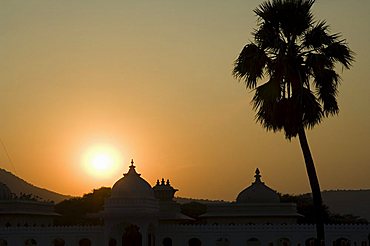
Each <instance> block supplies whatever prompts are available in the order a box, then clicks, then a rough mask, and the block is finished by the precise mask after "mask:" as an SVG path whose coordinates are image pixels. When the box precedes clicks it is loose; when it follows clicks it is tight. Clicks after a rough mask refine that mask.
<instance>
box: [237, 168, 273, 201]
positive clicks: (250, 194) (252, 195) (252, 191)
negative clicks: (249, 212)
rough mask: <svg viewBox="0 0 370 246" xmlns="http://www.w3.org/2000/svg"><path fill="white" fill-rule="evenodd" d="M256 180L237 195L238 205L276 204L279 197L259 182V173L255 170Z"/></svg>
mask: <svg viewBox="0 0 370 246" xmlns="http://www.w3.org/2000/svg"><path fill="white" fill-rule="evenodd" d="M254 177H255V178H256V180H255V181H254V182H253V183H252V185H251V186H249V187H247V188H246V189H244V190H243V191H242V192H240V193H239V195H238V197H237V198H236V202H238V203H278V202H280V197H279V195H278V194H277V192H276V191H274V190H273V189H271V188H270V187H268V186H267V185H265V183H263V182H262V181H261V175H260V171H259V170H258V168H257V170H256V175H255V176H254Z"/></svg>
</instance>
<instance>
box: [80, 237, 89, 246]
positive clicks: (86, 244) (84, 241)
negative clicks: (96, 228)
mask: <svg viewBox="0 0 370 246" xmlns="http://www.w3.org/2000/svg"><path fill="white" fill-rule="evenodd" d="M78 245H79V246H91V241H90V239H88V238H82V239H81V240H80V241H79V242H78Z"/></svg>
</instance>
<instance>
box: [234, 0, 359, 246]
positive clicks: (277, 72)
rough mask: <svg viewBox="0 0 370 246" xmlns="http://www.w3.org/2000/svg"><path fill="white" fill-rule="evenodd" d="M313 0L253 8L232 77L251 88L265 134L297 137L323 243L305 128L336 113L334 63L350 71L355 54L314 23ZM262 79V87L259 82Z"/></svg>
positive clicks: (322, 23)
mask: <svg viewBox="0 0 370 246" xmlns="http://www.w3.org/2000/svg"><path fill="white" fill-rule="evenodd" d="M314 2H315V1H314V0H270V1H266V2H264V3H262V4H260V5H259V6H258V7H257V8H256V9H255V10H254V12H255V14H256V15H257V17H258V21H257V29H256V30H255V31H254V33H253V37H254V41H252V42H250V43H248V44H247V45H245V46H244V48H243V49H242V51H241V53H240V54H239V57H238V58H237V59H236V61H235V64H234V70H233V75H234V76H235V77H236V78H237V79H239V80H243V81H244V82H245V84H246V87H247V88H248V89H253V90H255V95H254V97H253V99H252V102H253V105H254V110H255V111H256V120H257V122H259V123H260V124H261V125H262V126H263V127H264V128H266V129H267V130H272V131H274V132H276V131H281V130H283V131H284V133H285V137H286V138H287V139H289V140H290V139H291V138H293V137H296V136H298V138H299V141H300V145H301V149H302V153H303V156H304V160H305V164H306V170H307V174H308V178H309V182H310V186H311V190H312V196H313V201H314V207H315V214H316V229H317V239H318V240H319V241H321V242H324V238H325V234H324V223H323V220H322V216H321V215H322V198H321V192H320V185H319V181H318V178H317V175H316V170H315V165H314V161H313V158H312V155H311V152H310V148H309V145H308V141H307V138H306V133H305V129H309V128H313V127H314V126H315V125H317V124H319V123H320V122H321V121H322V119H323V118H325V117H328V116H332V115H336V114H338V112H339V108H338V103H337V99H336V96H337V92H338V91H337V88H338V85H339V82H340V76H339V75H338V73H337V72H336V70H335V65H336V64H337V63H339V64H342V65H343V67H344V68H346V69H349V68H350V66H351V64H352V62H353V61H354V58H353V52H352V51H351V50H350V49H349V47H348V45H347V44H346V41H345V40H344V39H342V38H341V36H340V34H338V33H337V34H329V27H328V25H327V24H326V22H325V21H315V20H314V17H313V14H312V12H311V7H312V5H313V4H314ZM264 78H265V81H264V82H263V83H260V81H261V80H262V79H264Z"/></svg>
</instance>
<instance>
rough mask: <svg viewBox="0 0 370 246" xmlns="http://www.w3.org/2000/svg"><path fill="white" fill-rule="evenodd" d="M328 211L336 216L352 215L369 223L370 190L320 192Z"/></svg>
mask: <svg viewBox="0 0 370 246" xmlns="http://www.w3.org/2000/svg"><path fill="white" fill-rule="evenodd" d="M322 198H323V201H324V203H325V204H326V205H327V206H328V207H329V210H330V211H332V212H334V213H338V214H353V215H356V216H360V217H361V218H364V219H366V220H368V221H370V190H329V191H323V192H322Z"/></svg>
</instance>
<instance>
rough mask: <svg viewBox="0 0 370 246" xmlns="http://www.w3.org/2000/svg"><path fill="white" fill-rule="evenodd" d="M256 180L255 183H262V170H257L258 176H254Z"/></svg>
mask: <svg viewBox="0 0 370 246" xmlns="http://www.w3.org/2000/svg"><path fill="white" fill-rule="evenodd" d="M254 177H255V178H256V180H255V181H254V182H261V175H260V170H259V169H258V168H257V169H256V175H254Z"/></svg>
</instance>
